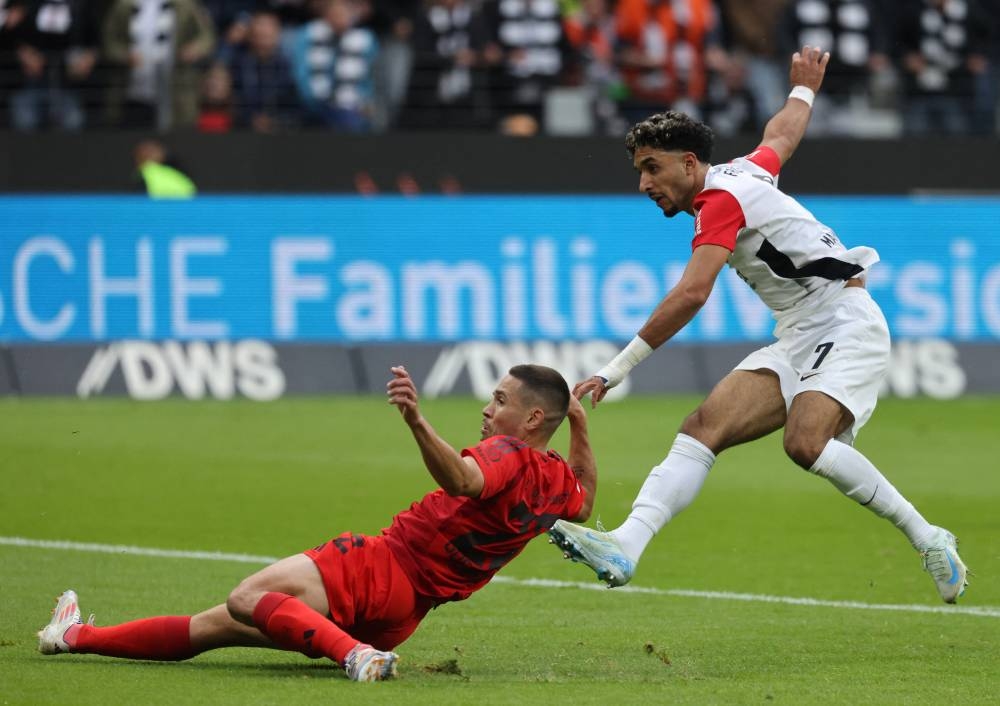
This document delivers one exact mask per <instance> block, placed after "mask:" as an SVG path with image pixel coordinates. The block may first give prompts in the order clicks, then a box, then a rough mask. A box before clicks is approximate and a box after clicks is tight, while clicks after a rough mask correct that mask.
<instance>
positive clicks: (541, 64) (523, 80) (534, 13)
mask: <svg viewBox="0 0 1000 706" xmlns="http://www.w3.org/2000/svg"><path fill="white" fill-rule="evenodd" d="M483 14H484V18H485V22H486V27H487V31H488V32H489V34H490V36H489V39H488V41H487V44H486V46H485V47H484V50H483V58H484V61H485V63H486V65H487V66H489V67H490V69H491V70H490V102H491V104H492V105H493V107H494V110H495V111H496V113H497V114H498V117H499V118H500V120H501V125H503V124H504V123H510V122H513V123H519V124H529V123H530V124H532V125H533V126H534V127H533V132H537V131H538V129H539V126H540V125H541V120H542V112H543V109H544V105H545V96H546V92H547V91H548V89H550V88H552V87H553V86H557V85H559V84H560V83H562V82H563V79H564V77H565V75H566V73H567V72H570V71H572V70H573V66H572V64H573V62H574V61H575V58H576V54H575V52H574V51H573V47H572V45H570V43H569V40H568V39H567V38H566V34H565V32H563V27H562V17H561V15H560V12H559V4H558V2H557V1H556V0H486V2H485V3H484V4H483ZM512 118H513V120H511V119H512Z"/></svg>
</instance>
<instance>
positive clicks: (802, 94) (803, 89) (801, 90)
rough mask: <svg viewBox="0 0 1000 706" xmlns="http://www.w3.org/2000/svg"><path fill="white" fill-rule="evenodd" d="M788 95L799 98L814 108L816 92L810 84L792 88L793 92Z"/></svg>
mask: <svg viewBox="0 0 1000 706" xmlns="http://www.w3.org/2000/svg"><path fill="white" fill-rule="evenodd" d="M788 97H789V98H798V99H799V100H800V101H803V102H804V103H805V104H806V105H808V106H809V107H810V108H812V104H813V101H814V100H815V99H816V92H815V91H813V89H811V88H809V87H808V86H795V87H793V88H792V92H791V93H789V94H788Z"/></svg>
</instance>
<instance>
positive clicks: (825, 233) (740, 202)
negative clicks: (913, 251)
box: [692, 147, 879, 329]
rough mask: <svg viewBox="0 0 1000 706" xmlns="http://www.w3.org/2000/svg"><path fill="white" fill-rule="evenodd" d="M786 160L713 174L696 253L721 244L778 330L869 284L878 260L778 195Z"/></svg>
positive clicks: (702, 204) (757, 159) (726, 167)
mask: <svg viewBox="0 0 1000 706" xmlns="http://www.w3.org/2000/svg"><path fill="white" fill-rule="evenodd" d="M779 167H780V160H779V158H778V156H777V154H776V153H775V152H774V151H773V150H771V149H770V148H767V147H763V148H758V149H757V150H756V151H754V152H752V153H751V154H749V155H747V156H746V157H740V158H738V159H734V160H733V161H732V162H730V163H728V164H719V165H716V166H713V167H711V168H709V170H708V174H707V175H706V177H705V188H704V190H703V191H702V192H701V193H699V194H698V196H697V197H696V198H695V202H694V205H695V209H696V210H697V216H696V220H695V238H694V241H693V243H692V245H693V247H698V246H699V245H704V244H706V243H710V244H715V245H722V246H723V247H726V248H728V249H729V250H730V251H731V252H732V254H731V255H730V257H729V266H730V267H732V268H733V269H734V270H736V272H737V274H739V276H740V277H741V278H742V279H743V280H744V281H746V283H747V284H749V285H750V287H751V288H752V289H753V290H754V291H755V292H756V293H757V294H758V296H760V298H761V299H762V300H763V301H764V303H765V304H766V305H767V306H768V307H769V308H770V309H771V310H772V311H773V312H774V316H775V318H776V319H777V320H778V324H779V326H778V328H779V329H783V328H785V327H786V326H788V325H790V324H791V323H792V322H793V321H794V320H797V319H799V318H800V317H801V316H802V315H805V314H806V313H807V312H809V311H811V310H813V309H814V308H815V307H816V306H818V305H819V304H821V303H823V302H824V301H826V300H827V299H829V298H831V297H832V296H834V295H835V294H836V293H837V292H838V291H840V290H841V289H842V288H843V283H844V281H845V280H848V279H851V278H853V277H864V275H865V273H866V272H867V270H868V269H869V268H870V267H871V266H872V265H874V264H875V263H876V262H878V260H879V256H878V253H877V252H876V251H875V250H873V249H872V248H868V247H856V248H851V249H847V248H846V247H844V245H843V244H842V243H841V242H840V239H839V238H837V236H836V234H835V233H834V232H833V230H832V229H831V228H829V227H827V226H825V225H823V224H822V223H820V222H819V221H818V220H816V217H815V216H813V214H811V213H810V212H809V211H808V210H806V209H805V208H804V207H803V206H802V205H801V204H799V203H798V202H797V201H796V200H795V199H793V198H792V197H790V196H788V195H787V194H784V193H782V192H781V191H779V190H778V187H777V182H778V169H779Z"/></svg>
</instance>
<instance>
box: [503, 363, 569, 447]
mask: <svg viewBox="0 0 1000 706" xmlns="http://www.w3.org/2000/svg"><path fill="white" fill-rule="evenodd" d="M508 373H509V374H510V376H511V377H513V378H516V379H518V380H520V381H521V383H523V387H522V390H523V391H524V392H525V394H527V395H529V396H530V397H533V398H534V400H533V401H535V402H536V403H537V404H539V405H540V406H541V407H542V408H543V409H544V410H545V412H546V415H545V417H546V426H548V428H549V432H550V433H551V432H554V431H555V430H556V427H558V426H559V425H560V424H561V423H562V420H563V419H564V418H565V417H566V412H567V411H568V410H569V385H568V384H566V378H564V377H563V376H562V375H561V374H560V373H559V371H558V370H554V369H553V368H549V367H547V366H545V365H515V366H514V367H513V368H511V369H510V370H509V371H508Z"/></svg>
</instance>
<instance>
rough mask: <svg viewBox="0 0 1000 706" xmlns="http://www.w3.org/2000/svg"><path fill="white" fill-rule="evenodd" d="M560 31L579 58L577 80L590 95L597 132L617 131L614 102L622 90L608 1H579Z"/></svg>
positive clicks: (611, 15)
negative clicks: (563, 33) (562, 31)
mask: <svg viewBox="0 0 1000 706" xmlns="http://www.w3.org/2000/svg"><path fill="white" fill-rule="evenodd" d="M563 29H564V31H565V32H566V37H567V39H568V40H569V42H570V44H571V45H572V46H573V49H574V50H575V51H576V53H577V55H578V56H579V66H578V67H577V69H578V71H579V74H580V77H579V81H580V83H582V85H584V86H586V87H588V88H589V89H590V91H591V93H592V99H591V107H592V110H593V113H594V115H593V117H594V122H595V125H596V126H597V131H598V132H600V133H602V134H617V133H619V132H621V129H622V127H623V126H622V125H621V123H622V118H621V117H620V116H619V115H618V105H617V102H618V100H620V99H621V97H622V91H624V90H625V87H624V85H623V84H622V77H621V74H620V72H619V71H618V62H617V60H616V58H615V47H616V45H617V43H618V35H617V32H616V27H615V16H614V13H613V12H612V11H611V6H610V5H609V0H582V2H580V4H579V5H578V6H576V7H575V8H574V9H572V10H571V11H570V12H568V13H567V14H566V16H565V17H564V18H563Z"/></svg>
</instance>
